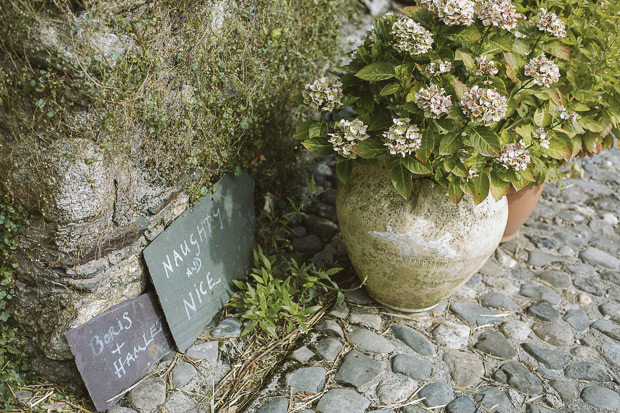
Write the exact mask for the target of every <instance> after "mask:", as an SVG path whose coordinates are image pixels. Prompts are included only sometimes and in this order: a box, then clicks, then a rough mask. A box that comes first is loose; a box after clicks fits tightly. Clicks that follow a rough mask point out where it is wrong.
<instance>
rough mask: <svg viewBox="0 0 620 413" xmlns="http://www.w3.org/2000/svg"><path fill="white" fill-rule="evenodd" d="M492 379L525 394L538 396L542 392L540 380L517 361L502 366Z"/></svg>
mask: <svg viewBox="0 0 620 413" xmlns="http://www.w3.org/2000/svg"><path fill="white" fill-rule="evenodd" d="M493 377H494V378H495V380H497V381H499V382H501V383H505V384H508V385H509V386H511V387H513V388H515V389H517V390H519V391H520V392H522V393H525V394H530V395H538V394H541V393H542V392H543V386H542V382H541V381H540V379H539V378H538V377H536V376H535V375H534V374H533V373H532V372H531V371H529V370H528V369H527V368H526V367H525V366H524V365H523V364H521V363H519V362H518V361H509V362H508V363H504V364H502V366H501V367H500V368H499V369H497V371H496V372H495V374H493Z"/></svg>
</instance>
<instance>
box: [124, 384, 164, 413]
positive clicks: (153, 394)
mask: <svg viewBox="0 0 620 413" xmlns="http://www.w3.org/2000/svg"><path fill="white" fill-rule="evenodd" d="M128 399H129V402H130V403H131V404H132V405H133V407H135V408H136V409H138V410H153V409H156V408H157V407H158V406H159V405H162V404H164V402H165V401H166V382H164V380H163V379H161V378H160V377H151V378H150V379H146V380H145V381H143V382H142V383H140V384H138V385H137V386H136V387H135V388H134V389H133V390H131V391H130V392H129V397H128Z"/></svg>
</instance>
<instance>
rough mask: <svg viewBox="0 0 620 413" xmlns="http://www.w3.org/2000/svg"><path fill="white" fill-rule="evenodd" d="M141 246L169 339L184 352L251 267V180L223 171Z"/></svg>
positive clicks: (252, 237)
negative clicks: (209, 187) (212, 185)
mask: <svg viewBox="0 0 620 413" xmlns="http://www.w3.org/2000/svg"><path fill="white" fill-rule="evenodd" d="M214 189H215V192H214V193H213V194H210V195H207V196H205V197H202V198H201V199H200V202H199V203H198V204H197V205H195V206H193V207H192V208H190V209H188V210H187V211H185V212H184V213H183V214H182V215H181V216H180V217H179V218H177V219H176V220H175V221H174V222H173V223H172V224H171V225H170V226H169V227H168V228H167V229H166V230H165V231H164V232H163V233H162V234H161V235H159V236H158V237H157V238H156V239H155V240H153V242H151V244H150V245H149V246H148V247H146V249H145V250H144V258H145V260H146V264H147V266H148V268H149V272H150V273H151V278H152V280H153V284H154V285H155V290H156V291H157V294H158V295H159V301H160V303H161V305H162V308H163V310H164V314H165V315H166V320H167V322H168V325H169V326H170V331H171V332H172V336H173V337H174V341H175V343H176V345H177V347H178V349H179V351H181V352H185V350H187V349H188V348H189V347H190V346H191V345H192V343H193V342H194V341H195V340H196V338H198V336H199V335H200V334H201V333H202V331H203V330H204V328H205V326H206V325H207V324H209V322H210V321H211V320H212V319H213V317H214V316H215V314H216V313H217V312H218V311H219V310H220V309H221V308H222V307H223V305H224V304H225V303H226V301H228V299H229V298H230V296H231V295H232V280H233V279H239V278H244V277H245V276H246V275H247V274H249V272H250V270H251V267H252V249H253V248H254V246H255V243H254V224H255V219H254V181H253V180H252V178H251V177H250V176H249V175H247V173H246V174H243V175H241V176H232V175H225V176H224V177H223V178H222V179H221V180H220V181H219V182H218V183H217V184H216V185H215V188H214Z"/></svg>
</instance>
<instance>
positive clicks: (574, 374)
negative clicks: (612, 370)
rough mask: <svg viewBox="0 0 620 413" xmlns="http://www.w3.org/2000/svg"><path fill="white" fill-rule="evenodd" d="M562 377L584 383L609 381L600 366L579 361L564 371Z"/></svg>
mask: <svg viewBox="0 0 620 413" xmlns="http://www.w3.org/2000/svg"><path fill="white" fill-rule="evenodd" d="M564 375H565V376H566V377H567V378H569V379H575V380H586V381H602V382H605V381H610V377H609V374H607V371H606V370H605V367H603V366H601V365H600V364H596V363H590V362H587V361H581V362H577V363H573V364H571V365H570V366H568V367H566V368H565V369H564Z"/></svg>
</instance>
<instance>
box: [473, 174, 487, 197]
mask: <svg viewBox="0 0 620 413" xmlns="http://www.w3.org/2000/svg"><path fill="white" fill-rule="evenodd" d="M470 181H471V182H472V184H473V193H472V194H471V196H472V198H474V202H475V203H476V205H477V204H479V203H481V202H482V201H484V200H485V199H487V196H489V177H488V176H487V175H486V174H485V173H484V172H480V173H479V174H478V176H474V177H473V178H471V179H470Z"/></svg>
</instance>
